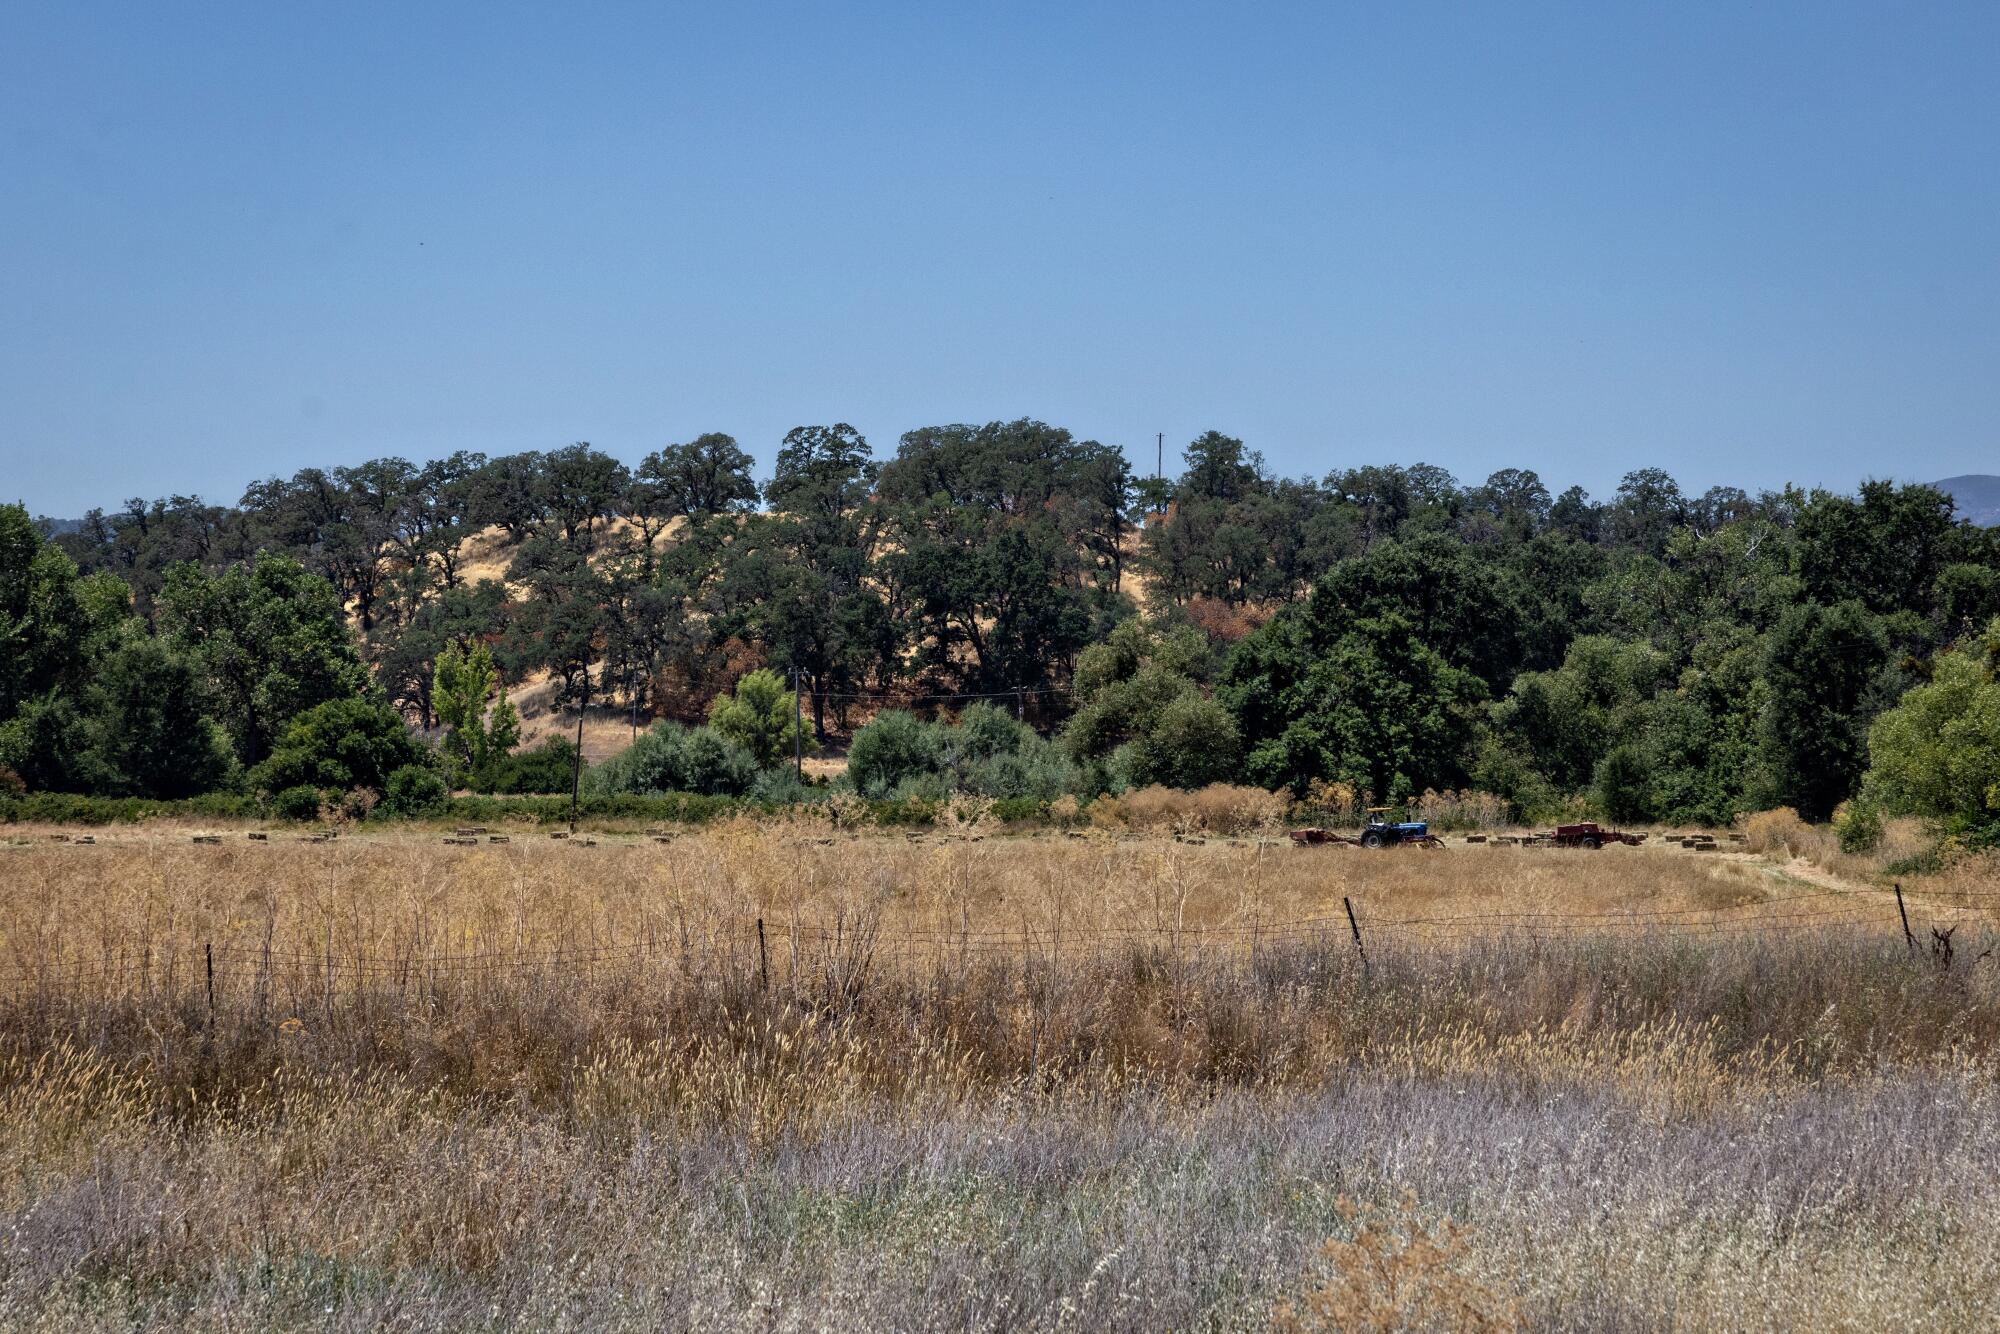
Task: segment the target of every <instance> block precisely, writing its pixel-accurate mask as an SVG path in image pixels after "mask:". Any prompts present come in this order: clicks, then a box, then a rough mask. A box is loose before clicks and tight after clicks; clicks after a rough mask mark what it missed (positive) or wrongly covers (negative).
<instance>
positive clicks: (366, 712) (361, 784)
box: [251, 699, 430, 792]
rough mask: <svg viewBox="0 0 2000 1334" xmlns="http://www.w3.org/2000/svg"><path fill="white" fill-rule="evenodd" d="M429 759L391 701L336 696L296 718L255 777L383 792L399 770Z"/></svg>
mask: <svg viewBox="0 0 2000 1334" xmlns="http://www.w3.org/2000/svg"><path fill="white" fill-rule="evenodd" d="M429 760H430V752H429V751H427V750H425V749H424V747H423V744H422V743H421V742H419V741H418V740H417V739H416V738H415V737H413V736H411V735H410V730H409V728H407V727H405V726H404V725H403V719H402V716H401V715H400V714H398V713H397V712H396V711H395V710H394V709H392V708H390V707H389V706H388V705H386V704H382V703H378V702H376V701H373V700H367V699H335V700H328V701H327V702H326V703H324V704H319V705H315V706H314V707H312V708H310V709H307V710H306V711H305V712H304V713H302V714H300V715H299V716H298V717H296V718H294V719H292V721H291V722H290V723H289V724H287V726H286V727H285V731H284V734H283V736H281V737H280V738H279V740H278V747H277V749H276V750H274V751H272V752H271V757H270V758H269V759H267V760H265V761H264V762H263V763H262V764H260V765H258V766H257V767H256V769H255V770H253V771H252V774H251V781H252V783H253V784H254V785H255V786H256V787H258V788H259V789H261V790H263V791H266V792H281V791H283V790H284V789H286V788H292V787H318V788H329V789H332V790H333V791H336V792H347V791H350V790H352V789H354V788H367V789H370V790H371V791H375V792H380V791H382V789H383V787H384V786H385V785H386V784H387V783H388V781H389V775H390V774H392V773H394V772H395V771H396V770H398V769H400V768H402V767H403V766H404V765H407V764H416V765H421V764H426V763H428V762H429Z"/></svg>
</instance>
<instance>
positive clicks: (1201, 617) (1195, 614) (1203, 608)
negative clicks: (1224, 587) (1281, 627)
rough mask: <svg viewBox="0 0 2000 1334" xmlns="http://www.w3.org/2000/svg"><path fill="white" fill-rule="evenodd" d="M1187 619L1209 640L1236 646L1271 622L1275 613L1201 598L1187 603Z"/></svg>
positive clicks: (1260, 608)
mask: <svg viewBox="0 0 2000 1334" xmlns="http://www.w3.org/2000/svg"><path fill="white" fill-rule="evenodd" d="M1187 616H1188V619H1189V620H1191V621H1193V622H1194V623H1195V624H1196V625H1197V626H1199V627H1200V628H1201V629H1202V630H1203V631H1205V632H1206V633H1207V634H1208V636H1209V638H1211V639H1215V640H1218V641H1220V642H1221V643H1224V644H1233V643H1235V642H1236V641H1237V640H1239V639H1242V638H1243V637H1244V636H1246V635H1248V634H1249V633H1250V632H1251V631H1253V630H1255V629H1256V628H1257V627H1258V626H1260V625H1262V624H1264V622H1266V621H1268V620H1270V619H1271V612H1270V610H1269V609H1267V608H1264V607H1254V606H1247V605H1241V604H1239V605H1236V606H1231V605H1230V604H1229V603H1227V602H1224V601H1222V600H1221V599H1220V598H1209V597H1198V598H1195V599H1194V600H1193V601H1191V602H1189V603H1188V604H1187Z"/></svg>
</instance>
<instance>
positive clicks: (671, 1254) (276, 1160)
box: [0, 822, 2000, 1330]
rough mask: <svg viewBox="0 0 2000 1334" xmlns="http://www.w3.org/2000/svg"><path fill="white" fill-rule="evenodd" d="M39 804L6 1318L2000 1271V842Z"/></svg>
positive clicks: (1942, 1323) (1922, 1309)
mask: <svg viewBox="0 0 2000 1334" xmlns="http://www.w3.org/2000/svg"><path fill="white" fill-rule="evenodd" d="M47 833H48V831H38V832H37V834H36V837H35V841H33V842H32V843H29V844H26V845H21V846H10V847H4V848H0V1007H4V1008H0V1101H4V1104H5V1110H4V1114H0V1169H3V1170H0V1183H4V1184H0V1221H4V1224H5V1235H4V1239H3V1240H0V1327H6V1328H43V1329H76V1328H87V1329H144V1328H157V1327H172V1328H214V1329H237V1328H259V1329H262V1328H337V1329H345V1328H357V1329H358V1328H378V1327H385V1326H386V1327H396V1328H452V1329H462V1328H473V1329H488V1328H490V1329H502V1328H507V1329H512V1328H530V1329H548V1328H577V1329H584V1328H588V1329H601V1328H644V1329H657V1328H700V1329H713V1328H721V1329H746V1330H750V1329H755V1330H765V1329H787V1330H788V1329H807V1328H811V1329H821V1328H870V1329H929V1328H943V1327H948V1328H963V1329H1068V1328H1073V1329H1104V1328H1129V1329H1160V1328H1194V1329H1237V1328H1243V1329H1262V1328H1272V1327H1277V1328H1288V1329H1318V1328H1341V1329H1356V1328H1359V1329H1396V1328H1446V1329H1451V1328H1487V1329H1507V1328H1532V1329H1606V1328H1612V1329H1619V1328H1646V1329H1654V1328H1746V1329H1755V1328H1771V1329H1802V1328H1815V1329H1818V1328H1850V1329H1878V1328H1885V1327H1906V1326H1914V1325H1922V1326H1924V1327H1929V1328H1943V1329H1974V1328H1991V1327H1993V1325H1994V1324H1995V1323H1996V1321H2000V1247H1995V1246H1994V1245H1993V1243H1992V1222H1993V1220H1994V1219H1995V1218H1996V1217H2000V1082H1996V1074H2000V955H1989V954H1987V953H1986V951H1988V950H1989V949H1991V948H1992V947H1993V945H1994V942H1995V939H1996V936H1995V928H1994V925H1993V923H1994V921H1995V918H1994V916H1993V914H1992V913H1991V911H1990V909H1991V907H1992V906H1994V905H1996V904H2000V883H1995V881H1994V880H1993V878H1992V876H1991V875H1990V873H1989V871H1988V870H1986V869H1983V868H1973V869H1970V870H1964V869H1962V870H1960V871H1959V872H1955V873H1953V874H1952V876H1949V877H1939V878H1937V879H1935V880H1934V881H1927V882H1926V883H1925V884H1924V885H1923V886H1922V887H1921V888H1920V889H1919V888H1918V887H1916V886H1910V887H1909V888H1910V889H1911V890H1912V892H1911V893H1910V894H1909V896H1908V904H1907V906H1908V910H1909V912H1910V915H1911V928H1912V935H1913V936H1914V937H1915V942H1916V947H1915V948H1914V949H1913V948H1912V947H1911V944H1910V942H1909V941H1908V940H1906V937H1905V935H1904V932H1903V927H1902V917H1901V916H1900V915H1899V912H1898V908H1897V904H1896V900H1895V896H1894V894H1893V893H1892V892H1889V891H1887V890H1885V889H1883V888H1881V887H1878V886H1877V885H1875V884H1873V883H1866V882H1863V881H1861V880H1860V879H1858V878H1854V877H1851V876H1844V875H1834V874H1829V873H1827V872H1825V871H1824V870H1823V869H1819V868H1814V867H1811V866H1808V865H1807V864H1806V863H1804V862H1801V861H1793V860H1791V859H1790V855H1789V854H1790V852H1791V850H1790V849H1787V848H1784V847H1774V848H1772V849H1771V850H1770V854H1769V855H1761V854H1753V853H1710V854H1706V855H1696V854H1694V853H1690V852H1683V851H1681V850H1679V849H1663V848H1640V849H1626V848H1612V849H1606V850H1604V851H1602V852H1597V853H1590V852H1561V851H1553V850H1540V849H1538V850H1525V849H1515V848H1487V847H1457V848H1453V849H1451V850H1450V851H1448V852H1439V853H1424V852H1390V853H1379V854H1370V853H1362V852H1359V851H1356V850H1350V849H1337V848H1321V849H1306V850H1300V849H1293V848H1290V847H1289V846H1283V845H1280V844H1277V843H1273V842H1268V841H1261V840H1258V839H1254V838H1248V837H1246V838H1241V839H1236V840H1226V839H1214V838H1212V839H1209V840H1207V841H1206V842H1203V843H1199V844H1196V843H1186V842H1176V841H1173V840H1172V839H1170V838H1167V837H1159V836H1155V837H1131V836H1124V837H1121V836H1118V835H1115V834H1111V833H1105V832H1096V831H1094V832H1091V833H1089V834H1086V835H1083V836H1077V837H1065V836H1061V835H1043V836H1036V837H1015V838H995V837H989V838H984V839H980V838H975V837H972V836H971V835H970V834H966V833H959V834H956V835H954V834H951V833H939V834H929V835H925V836H922V837H920V838H905V837H900V836H891V835H885V834H869V835H865V836H852V835H846V834H839V833H829V832H828V831H827V829H826V828H825V827H824V826H815V825H807V824H800V825H798V826H795V827H786V826H775V827H774V826H769V825H767V826H763V827H759V826H756V825H753V824H750V823H748V822H743V823H739V824H731V825H724V826H721V827H717V828H714V829H711V830H709V831H707V832H703V833H699V834H688V835H683V836H681V837H678V838H676V839H674V840H673V841H672V842H670V843H666V844H660V843H656V842H653V841H651V840H648V839H643V838H634V837H626V838H614V837H612V836H608V835H603V836H599V837H598V838H597V840H596V842H595V844H594V845H592V846H584V845H582V844H580V843H571V842H566V841H554V840H549V839H547V838H542V837H537V838H528V837H525V836H523V835H521V834H518V833H517V834H514V835H513V836H512V838H511V841H509V842H507V843H490V842H482V843H480V844H479V845H478V846H472V847H463V846H442V845H441V844H440V842H439V840H438V837H437V836H436V835H435V834H431V835H427V836H425V835H418V834H415V833H409V834H402V835H397V834H388V835H381V836H371V837H366V838H350V837H343V838H341V839H338V840H336V841H334V842H331V843H323V844H306V843H301V842H299V841H297V840H296V839H292V840H290V841H285V840H282V839H277V836H274V840H276V841H272V842H269V843H252V842H249V841H247V840H246V839H245V838H244V836H243V835H242V834H241V833H240V832H239V833H235V834H231V835H229V836H227V838H226V839H225V841H224V842H223V843H221V844H220V845H207V844H202V845H196V844H192V843H190V842H189V841H188V838H187V835H186V833H185V832H179V833H167V832H161V833H155V834H146V833H132V832H128V833H125V834H122V835H107V836H105V837H104V838H103V839H102V841H100V842H98V843H97V844H95V845H91V846H78V845H76V844H73V843H70V844H64V843H57V842H54V841H52V840H51V839H50V838H49V837H48V836H47ZM1344 901H1345V902H1344ZM1347 903H1351V904H1352V905H1353V908H1354V913H1355V917H1354V922H1355V924H1357V925H1358V927H1359V933H1360V936H1361V940H1360V942H1359V944H1358V945H1357V942H1356V940H1355V938H1354V937H1355V931H1354V928H1353V927H1351V926H1350V922H1349V918H1348V915H1347V908H1346V904H1347ZM760 921H761V923H762V929H761V932H760V930H759V923H760ZM1934 929H1935V930H1937V931H1944V930H1950V931H1951V933H1952V934H1951V937H1950V942H1951V947H1950V952H1949V954H1948V955H1947V953H1946V951H1945V948H1944V946H1943V945H1942V944H1939V943H1937V942H1936V941H1935V939H1934V937H1933V935H1932V932H1933V930H1934Z"/></svg>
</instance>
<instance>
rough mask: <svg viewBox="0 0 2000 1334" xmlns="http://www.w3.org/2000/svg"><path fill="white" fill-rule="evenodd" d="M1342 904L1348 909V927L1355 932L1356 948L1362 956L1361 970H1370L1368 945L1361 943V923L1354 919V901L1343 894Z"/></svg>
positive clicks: (1341, 897)
mask: <svg viewBox="0 0 2000 1334" xmlns="http://www.w3.org/2000/svg"><path fill="white" fill-rule="evenodd" d="M1340 906H1341V907H1343V908H1345V909H1347V929H1348V930H1350V931H1352V932H1353V933H1354V949H1355V952H1356V953H1358V954H1359V955H1360V956H1361V971H1362V972H1363V973H1364V974H1366V973H1367V971H1368V947H1367V946H1366V945H1363V944H1362V943H1361V923H1359V922H1357V921H1355V920H1354V901H1353V900H1352V899H1350V898H1348V897H1347V895H1345V894H1342V895H1341V896H1340Z"/></svg>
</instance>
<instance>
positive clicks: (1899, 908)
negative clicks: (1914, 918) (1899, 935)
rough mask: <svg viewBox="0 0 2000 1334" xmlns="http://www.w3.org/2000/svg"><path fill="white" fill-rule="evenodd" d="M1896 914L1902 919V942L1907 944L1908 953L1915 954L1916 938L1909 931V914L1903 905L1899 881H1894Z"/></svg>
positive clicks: (1901, 888)
mask: <svg viewBox="0 0 2000 1334" xmlns="http://www.w3.org/2000/svg"><path fill="white" fill-rule="evenodd" d="M1896 915H1897V916H1899V917H1901V918H1902V919H1903V940H1904V943H1906V944H1907V945H1909V947H1910V953H1912V954H1915V953H1916V952H1917V938H1916V936H1914V935H1912V934H1911V932H1910V914H1909V910H1908V909H1906V908H1904V907H1903V885H1902V882H1901V881H1898V882H1897V883H1896Z"/></svg>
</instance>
